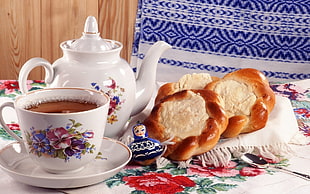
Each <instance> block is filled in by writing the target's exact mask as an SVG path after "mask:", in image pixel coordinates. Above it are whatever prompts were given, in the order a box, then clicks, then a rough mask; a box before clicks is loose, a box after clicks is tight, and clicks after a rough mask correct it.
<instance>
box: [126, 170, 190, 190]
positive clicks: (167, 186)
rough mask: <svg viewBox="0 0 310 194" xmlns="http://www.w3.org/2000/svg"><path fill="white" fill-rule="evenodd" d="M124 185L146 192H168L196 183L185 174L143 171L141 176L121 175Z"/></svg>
mask: <svg viewBox="0 0 310 194" xmlns="http://www.w3.org/2000/svg"><path fill="white" fill-rule="evenodd" d="M123 181H125V182H126V185H129V186H130V187H134V188H135V189H137V190H142V191H145V192H146V193H156V194H170V193H177V192H182V191H184V187H194V186H195V185H196V183H195V182H194V181H192V180H191V179H189V178H187V177H185V176H172V175H171V174H169V173H156V172H149V173H144V174H143V176H128V177H123Z"/></svg>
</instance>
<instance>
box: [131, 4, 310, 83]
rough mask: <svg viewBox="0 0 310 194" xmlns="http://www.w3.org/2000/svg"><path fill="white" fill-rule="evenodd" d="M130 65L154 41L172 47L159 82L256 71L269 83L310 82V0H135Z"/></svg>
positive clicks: (161, 65)
mask: <svg viewBox="0 0 310 194" xmlns="http://www.w3.org/2000/svg"><path fill="white" fill-rule="evenodd" d="M135 27H136V29H135V40H134V46H133V54H132V61H131V65H132V66H133V67H135V66H139V64H140V63H141V59H142V58H143V57H144V55H145V53H146V51H147V50H148V49H149V47H150V46H151V45H152V44H153V43H154V42H156V41H158V40H163V41H165V42H167V43H169V44H171V45H172V46H173V49H171V50H169V51H166V52H165V53H164V55H163V56H162V58H161V59H160V63H159V66H158V71H157V80H158V81H176V80H178V78H180V77H181V75H183V74H186V73H194V72H196V73H199V72H206V73H209V74H211V75H212V76H219V77H222V76H223V75H224V74H227V73H229V72H232V71H235V70H236V69H239V68H256V69H258V70H260V71H262V72H264V73H265V75H266V76H267V77H268V79H269V80H270V81H280V80H300V79H309V78H310V1H309V0H139V5H138V12H137V21H136V26H135Z"/></svg>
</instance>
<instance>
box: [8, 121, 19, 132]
mask: <svg viewBox="0 0 310 194" xmlns="http://www.w3.org/2000/svg"><path fill="white" fill-rule="evenodd" d="M6 125H7V126H8V127H9V128H10V129H11V130H18V131H20V128H19V124H17V123H11V124H6Z"/></svg>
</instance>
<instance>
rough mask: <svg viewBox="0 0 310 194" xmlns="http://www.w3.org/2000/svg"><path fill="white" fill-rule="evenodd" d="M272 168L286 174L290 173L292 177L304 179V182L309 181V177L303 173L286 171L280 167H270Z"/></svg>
mask: <svg viewBox="0 0 310 194" xmlns="http://www.w3.org/2000/svg"><path fill="white" fill-rule="evenodd" d="M272 167H273V168H275V169H279V170H281V171H285V172H288V173H290V174H292V175H296V176H298V177H300V178H303V179H306V180H308V181H310V175H307V174H303V173H300V172H295V171H292V170H288V169H286V168H282V167H280V166H272Z"/></svg>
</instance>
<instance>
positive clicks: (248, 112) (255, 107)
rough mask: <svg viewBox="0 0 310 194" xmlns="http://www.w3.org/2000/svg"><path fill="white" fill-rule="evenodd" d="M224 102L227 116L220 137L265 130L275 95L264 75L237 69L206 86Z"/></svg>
mask: <svg viewBox="0 0 310 194" xmlns="http://www.w3.org/2000/svg"><path fill="white" fill-rule="evenodd" d="M205 89H208V90H212V91H214V92H215V93H217V94H218V95H220V96H221V97H222V99H223V100H224V109H225V111H226V113H227V115H228V117H229V123H228V126H227V129H226V130H225V132H224V133H223V134H222V136H223V137H226V138H229V137H235V136H237V135H239V134H241V133H248V132H253V131H256V130H259V129H261V128H263V127H265V125H266V123H267V121H268V117H269V114H270V112H271V111H272V109H273V107H274V104H275V94H274V93H273V91H272V89H271V88H270V87H269V83H268V80H267V79H266V77H265V76H264V74H263V73H261V72H260V71H258V70H256V69H250V68H247V69H240V70H237V71H235V72H232V73H229V74H226V75H225V76H224V77H223V78H222V79H219V80H216V81H213V82H211V83H209V84H207V85H206V87H205Z"/></svg>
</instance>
